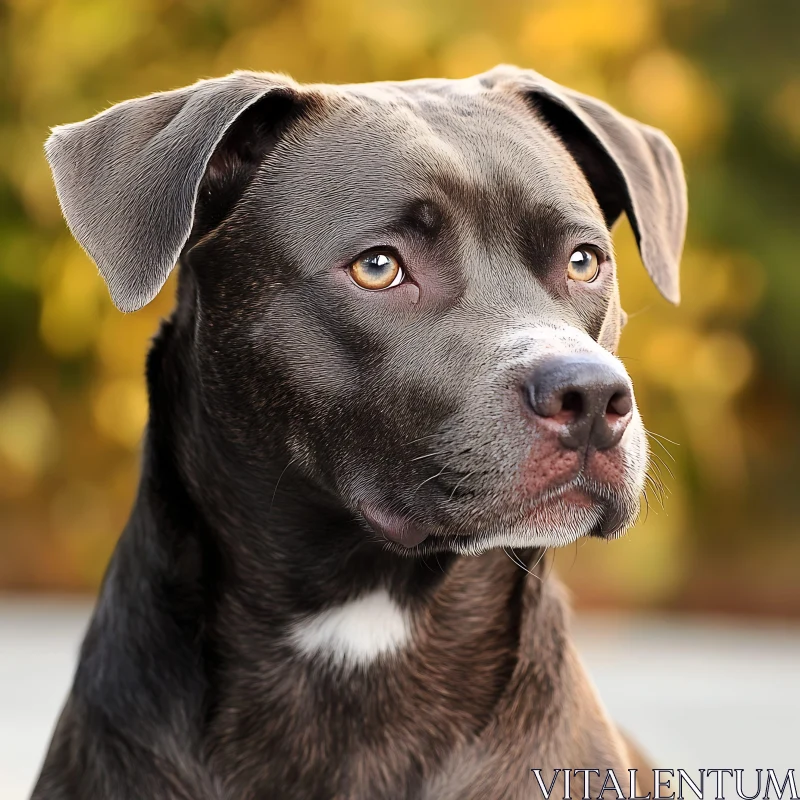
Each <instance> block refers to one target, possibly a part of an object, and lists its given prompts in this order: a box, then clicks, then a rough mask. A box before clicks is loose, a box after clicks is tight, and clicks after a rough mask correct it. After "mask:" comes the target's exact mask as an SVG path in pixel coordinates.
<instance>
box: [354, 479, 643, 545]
mask: <svg viewBox="0 0 800 800" xmlns="http://www.w3.org/2000/svg"><path fill="white" fill-rule="evenodd" d="M359 511H360V513H361V516H362V517H363V518H364V520H365V521H366V522H367V524H368V525H369V527H370V528H371V529H372V530H373V531H374V532H375V533H376V534H378V536H379V537H380V538H381V539H382V540H384V541H385V542H386V543H387V544H388V545H389V546H390V547H392V549H395V550H396V551H398V552H400V553H407V554H409V555H410V554H412V553H428V552H441V551H450V552H452V551H456V552H464V553H477V552H482V551H483V550H487V549H490V548H493V547H502V546H512V547H540V546H545V547H555V546H562V545H565V544H569V543H571V542H573V541H575V540H576V539H578V538H580V537H582V536H593V537H599V538H604V539H614V538H617V537H618V536H621V535H622V534H623V533H624V531H625V530H626V528H627V527H628V526H629V525H630V524H631V522H632V521H633V518H634V517H635V515H636V511H638V502H631V500H630V498H627V497H625V496H624V495H623V494H621V493H620V492H617V491H613V490H611V489H610V487H607V486H603V485H597V484H595V483H594V482H591V481H588V480H586V479H585V478H583V477H578V478H576V479H574V480H572V481H569V482H568V483H566V484H565V485H563V486H560V487H557V488H555V489H551V490H550V491H548V492H547V493H545V494H544V495H542V496H541V497H539V498H536V499H535V500H534V501H532V502H531V501H529V502H526V503H524V507H523V508H519V507H517V508H515V509H513V510H507V511H492V512H491V513H487V512H486V510H485V509H480V510H475V511H472V512H470V511H469V510H466V511H465V510H462V511H461V512H460V513H459V514H457V515H453V516H452V518H448V517H444V516H442V515H438V516H436V517H433V518H430V519H428V518H421V516H420V515H419V514H418V513H415V511H413V510H410V511H407V512H403V511H396V510H391V509H389V508H387V507H384V506H381V505H379V504H376V503H371V502H370V503H362V504H359ZM429 513H430V512H429ZM448 516H449V515H448Z"/></svg>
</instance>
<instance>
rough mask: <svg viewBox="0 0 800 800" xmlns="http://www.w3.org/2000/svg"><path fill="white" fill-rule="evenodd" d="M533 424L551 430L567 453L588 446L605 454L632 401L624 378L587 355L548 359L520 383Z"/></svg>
mask: <svg viewBox="0 0 800 800" xmlns="http://www.w3.org/2000/svg"><path fill="white" fill-rule="evenodd" d="M525 394H526V398H527V400H528V403H529V404H530V407H531V408H532V409H533V411H534V413H535V414H536V415H537V417H539V421H540V422H541V423H543V424H545V425H547V426H548V427H552V428H554V429H555V432H556V433H557V435H558V438H559V440H560V441H561V443H562V444H563V445H564V446H565V447H567V448H569V449H570V450H580V449H584V448H586V447H587V446H589V445H591V446H592V447H595V448H597V449H598V450H608V449H609V448H611V447H613V446H614V445H615V444H617V443H618V442H619V440H620V438H621V437H622V434H623V433H624V432H625V428H626V427H627V426H628V422H630V419H631V412H632V409H633V397H632V394H631V386H630V381H629V379H628V376H627V375H626V374H625V372H624V371H623V370H622V369H621V368H619V367H616V366H615V365H614V364H613V363H611V362H609V361H606V360H604V359H601V358H600V357H597V356H592V355H590V354H581V355H561V356H551V357H550V358H548V359H547V360H545V361H542V362H541V363H540V364H539V365H538V366H537V367H536V368H535V369H534V370H533V373H532V374H531V375H530V377H529V379H528V381H527V382H526V384H525Z"/></svg>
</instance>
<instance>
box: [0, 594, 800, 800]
mask: <svg viewBox="0 0 800 800" xmlns="http://www.w3.org/2000/svg"><path fill="white" fill-rule="evenodd" d="M89 610H90V606H89V605H88V604H87V603H86V602H85V601H76V600H66V599H65V600H59V599H47V600H32V599H28V598H26V599H25V600H21V599H17V598H13V597H6V598H0V800H23V799H24V798H27V796H28V793H29V791H30V788H31V785H32V782H33V780H34V778H35V775H36V773H37V770H38V768H39V763H40V760H41V758H42V756H43V753H44V749H45V747H46V744H47V740H48V738H49V735H50V730H51V727H52V725H53V722H54V720H55V717H56V715H57V713H58V710H59V708H60V706H61V703H62V701H63V699H64V695H65V693H66V691H67V687H68V685H69V682H70V679H71V674H72V670H73V667H74V659H75V653H76V649H77V646H78V643H79V641H80V637H81V634H82V632H83V629H84V627H85V625H86V620H87V618H88V614H89ZM576 628H577V631H576V633H577V640H578V645H579V648H580V650H581V652H582V653H583V655H584V658H585V661H586V663H587V665H588V666H589V669H590V671H591V673H592V675H593V677H594V679H595V681H596V683H597V686H598V688H599V690H600V693H601V696H602V697H603V699H604V701H605V703H606V705H607V706H608V708H609V710H610V712H611V714H612V716H613V717H614V718H615V719H616V720H617V721H618V722H619V723H620V724H621V725H622V726H624V727H625V728H626V729H627V730H629V731H632V732H634V733H635V735H636V738H637V739H638V740H639V741H640V742H642V743H644V744H645V745H646V747H647V750H648V751H649V752H650V753H651V754H653V756H654V757H655V759H656V762H657V764H656V765H657V766H660V767H672V768H677V767H683V768H686V769H696V768H699V767H706V768H711V767H718V768H722V767H729V768H744V769H753V768H756V767H761V768H768V767H773V768H774V769H775V770H780V772H779V774H785V771H786V770H787V769H789V768H794V769H795V770H796V772H797V775H798V777H800V627H798V626H776V625H769V624H766V623H747V624H744V623H743V624H731V623H726V622H723V621H718V620H697V619H688V618H680V619H678V618H669V617H656V616H634V617H627V616H618V615H614V616H610V615H593V614H592V615H590V614H582V615H580V616H579V617H578V618H577V619H576ZM531 766H535V765H531ZM565 766H568V765H565ZM585 766H589V765H585ZM745 790H746V791H747V790H748V784H747V783H746V784H745ZM749 791H750V792H752V791H753V789H752V788H751V789H749ZM611 794H612V793H609V794H607V795H606V796H608V797H610V796H611ZM726 795H729V796H731V797H733V796H735V793H734V792H733V791H731V792H727V791H726ZM688 796H689V797H692V796H693V795H692V794H691V793H689V794H688Z"/></svg>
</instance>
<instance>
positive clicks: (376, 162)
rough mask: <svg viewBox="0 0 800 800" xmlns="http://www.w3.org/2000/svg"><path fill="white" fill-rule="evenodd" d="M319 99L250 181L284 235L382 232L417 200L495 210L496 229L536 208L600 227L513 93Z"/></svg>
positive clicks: (415, 87) (388, 87) (430, 84)
mask: <svg viewBox="0 0 800 800" xmlns="http://www.w3.org/2000/svg"><path fill="white" fill-rule="evenodd" d="M464 85H466V88H464ZM476 87H477V88H476ZM324 99H325V102H324V103H323V104H321V108H318V109H317V110H316V111H315V112H314V113H312V114H311V115H309V117H307V118H305V119H303V120H302V121H301V122H300V123H299V124H298V125H296V126H295V127H294V128H292V129H291V130H290V131H289V133H288V134H287V135H286V136H285V137H284V138H283V139H281V141H280V142H279V143H278V145H277V146H276V147H275V149H274V151H273V152H272V153H271V154H270V156H269V158H268V159H267V161H266V162H265V164H264V165H263V167H262V169H261V171H260V174H259V176H258V178H257V180H256V182H255V185H256V187H257V188H259V189H261V188H263V189H264V190H265V191H264V192H262V193H261V196H262V197H267V198H270V201H269V202H270V205H271V206H272V208H273V212H274V213H273V218H274V219H276V221H277V222H278V224H279V226H280V227H285V230H286V233H287V235H288V234H290V232H291V230H297V227H298V222H302V229H303V230H304V232H305V234H306V235H307V236H313V237H314V238H315V239H317V240H318V241H331V240H333V239H336V238H339V237H340V236H341V235H342V233H343V231H345V230H353V229H358V228H360V229H361V230H362V231H363V230H364V228H365V227H366V228H370V227H372V228H375V229H379V228H381V227H382V226H385V225H387V224H390V223H391V222H392V221H393V220H394V219H395V218H396V217H397V215H398V213H401V212H402V210H403V209H404V208H407V207H408V206H409V205H410V204H413V203H418V202H419V201H421V200H422V201H430V202H432V203H433V204H434V205H441V206H444V207H446V208H447V209H448V210H449V211H451V212H455V213H456V214H457V215H458V216H461V217H462V218H463V217H464V216H465V214H466V213H467V212H469V211H471V212H472V216H473V217H480V216H481V215H483V214H485V213H487V212H488V211H493V212H494V216H495V218H496V219H497V220H498V221H499V223H500V226H501V227H502V223H503V220H508V221H509V224H510V223H511V220H512V218H513V217H514V216H516V215H517V214H520V213H528V214H529V215H530V214H535V213H536V209H537V208H539V209H543V210H544V212H546V213H547V215H548V218H550V219H552V218H553V212H554V211H555V212H556V213H557V214H562V215H563V216H564V218H565V219H566V220H569V221H570V222H575V223H579V222H580V221H582V220H592V221H594V222H598V221H600V222H602V215H601V213H600V210H599V207H598V205H597V201H596V199H595V197H594V195H593V194H592V191H591V189H590V188H589V185H588V182H587V181H586V179H585V177H584V176H583V174H582V172H581V171H580V169H579V168H578V166H577V164H576V163H575V162H574V160H573V159H572V157H571V156H570V155H569V153H568V152H567V150H566V149H565V148H564V146H563V145H562V144H561V143H560V142H559V140H558V139H557V138H556V137H555V136H554V135H553V133H552V132H551V131H550V129H549V128H548V126H547V125H546V124H545V123H544V122H542V121H541V120H539V119H538V117H537V116H536V113H535V112H534V110H533V109H532V108H530V107H529V106H528V105H527V104H526V103H525V101H524V98H523V97H522V96H520V95H517V94H515V93H511V92H508V91H498V90H491V89H487V88H485V87H483V86H481V85H479V84H477V83H473V84H468V82H466V81H409V82H403V83H395V84H390V83H386V84H357V85H353V86H343V87H327V91H326V92H325V95H324ZM298 215H299V216H298ZM281 221H283V223H284V224H281Z"/></svg>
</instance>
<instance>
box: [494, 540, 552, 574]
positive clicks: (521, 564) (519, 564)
mask: <svg viewBox="0 0 800 800" xmlns="http://www.w3.org/2000/svg"><path fill="white" fill-rule="evenodd" d="M500 549H501V550H502V551H503V552H504V553H505V554H506V556H508V558H509V560H510V561H511V563H512V564H514V565H515V566H517V567H519V568H520V569H521V570H522V571H523V572H527V573H528V575H530V576H531V577H533V578H536V580H537V581H539V583H542V582H543V581H542V579H541V578H540V577H539V576H538V575H537V574H536V573H535V572H531V570H529V569H528V568H527V567H526V566H525V563H524V562H523V561H522V559H521V558H520V557H519V556H518V555H517V554H516V553H514V555H513V556H512V555H511V553H509V552H508V550H506V548H505V547H501V548H500ZM545 552H547V548H545V549H544V552H543V553H542V556H540V557H539V560H538V561H537V562H536V564H534V565H533V568H534V569H536V566H537V565H538V564H539V561H541V560H542V557H543V556H544V553H545Z"/></svg>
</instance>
